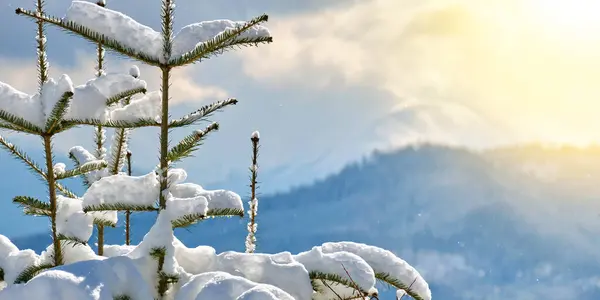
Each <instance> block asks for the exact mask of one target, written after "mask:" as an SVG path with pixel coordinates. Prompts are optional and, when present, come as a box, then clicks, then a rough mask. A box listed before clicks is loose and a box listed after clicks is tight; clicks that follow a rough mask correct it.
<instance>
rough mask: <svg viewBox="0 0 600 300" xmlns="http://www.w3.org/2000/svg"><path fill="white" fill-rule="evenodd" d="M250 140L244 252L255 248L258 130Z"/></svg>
mask: <svg viewBox="0 0 600 300" xmlns="http://www.w3.org/2000/svg"><path fill="white" fill-rule="evenodd" d="M250 141H251V142H252V165H251V166H250V201H248V204H249V205H250V210H248V216H249V217H250V221H249V222H248V225H247V229H248V236H246V243H245V244H246V253H254V251H255V250H256V230H257V229H258V224H257V223H256V215H257V214H258V199H257V198H256V189H257V177H258V148H259V146H258V142H259V141H260V134H259V133H258V131H254V132H253V133H252V134H251V135H250Z"/></svg>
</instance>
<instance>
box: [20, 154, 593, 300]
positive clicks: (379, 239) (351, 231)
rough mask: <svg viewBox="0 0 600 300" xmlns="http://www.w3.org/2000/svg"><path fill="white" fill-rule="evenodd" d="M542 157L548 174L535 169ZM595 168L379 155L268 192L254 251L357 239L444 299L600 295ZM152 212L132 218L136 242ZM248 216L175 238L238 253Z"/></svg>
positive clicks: (556, 158)
mask: <svg viewBox="0 0 600 300" xmlns="http://www.w3.org/2000/svg"><path fill="white" fill-rule="evenodd" d="M539 165H541V166H546V167H547V166H548V165H550V166H551V167H552V170H554V173H553V174H552V175H553V176H549V177H547V178H545V177H544V178H540V176H539V174H537V173H535V172H532V171H531V170H532V169H535V168H536V167H537V166H539ZM524 166H526V167H524ZM542 170H544V169H542ZM599 172H600V150H598V149H591V148H590V149H567V150H565V149H557V148H541V147H531V146H530V147H519V148H506V149H499V150H494V151H488V152H479V153H475V152H470V151H468V150H465V149H457V148H449V147H443V146H433V145H423V146H419V147H408V148H404V149H401V150H397V151H394V152H390V153H375V154H373V155H372V156H370V157H369V158H366V159H364V160H363V161H361V162H358V163H353V164H350V165H348V166H347V167H346V168H344V169H343V170H342V171H340V172H339V173H337V174H335V175H332V176H329V177H327V178H326V179H323V180H319V181H318V182H315V183H314V184H312V185H307V186H303V187H298V188H294V189H292V190H291V191H289V192H286V193H279V194H275V195H270V196H263V197H261V198H260V200H259V201H260V202H259V203H260V204H259V216H258V224H259V227H258V248H259V250H260V251H263V252H277V251H283V250H286V249H287V250H289V251H292V252H299V251H303V250H308V249H310V247H311V246H314V245H318V244H320V243H322V242H325V241H327V240H353V241H358V242H366V243H371V244H375V245H378V246H382V247H384V248H388V249H393V250H394V251H395V252H396V253H397V254H398V255H400V256H401V257H403V258H405V259H406V260H408V261H409V262H410V263H411V264H413V265H416V266H417V268H418V269H419V270H420V271H421V272H422V273H423V274H424V276H425V278H426V279H427V280H428V281H429V282H430V284H431V285H432V286H433V292H434V296H435V297H436V298H437V299H448V300H454V299H474V300H475V299H567V298H571V299H574V298H578V299H598V298H600V294H599V291H600V290H599V289H598V286H599V283H600V276H598V275H599V274H600V265H599V264H598V262H599V261H600V255H599V254H598V253H600V251H599V250H600V242H598V241H596V239H594V236H597V235H598V233H600V217H598V213H599V212H600V204H598V203H600V202H599V201H597V200H595V199H598V198H599V196H600V187H599V186H598V184H595V181H597V180H595V179H594V178H598V177H597V176H596V174H598V173H599ZM263 181H264V183H263V184H269V183H268V180H267V179H265V180H263ZM154 217H155V216H154V214H150V213H149V214H140V215H135V217H134V219H133V224H134V226H135V232H134V240H135V241H138V240H139V239H140V238H141V237H142V235H143V233H144V232H146V229H147V228H148V227H149V226H151V224H152V222H153V220H154ZM245 222H246V221H245V220H239V219H230V220H209V221H206V222H205V224H200V225H198V226H195V227H193V228H191V229H189V230H179V232H178V234H179V237H180V238H181V239H182V240H183V241H184V242H185V243H186V244H188V245H189V246H192V245H199V244H209V245H213V246H214V247H215V248H216V249H217V250H218V251H226V250H238V251H241V250H243V243H244V236H245V234H246V232H245ZM107 234H108V235H109V237H108V243H117V242H119V243H120V242H121V241H122V240H123V238H122V235H123V231H122V229H109V230H108V233H107ZM42 237H44V239H42V238H41V237H40V236H35V237H30V238H20V239H16V240H15V241H16V243H17V244H18V245H19V246H21V247H22V246H27V247H32V246H35V247H34V248H35V249H36V250H39V249H41V248H43V247H44V246H45V245H47V244H48V243H49V236H48V235H47V234H44V235H43V236H42ZM596 276H598V277H596ZM565 297H566V298H565Z"/></svg>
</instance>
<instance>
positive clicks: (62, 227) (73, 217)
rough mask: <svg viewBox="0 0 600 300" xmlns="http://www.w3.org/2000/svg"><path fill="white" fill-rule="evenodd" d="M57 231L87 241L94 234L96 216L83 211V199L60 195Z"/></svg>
mask: <svg viewBox="0 0 600 300" xmlns="http://www.w3.org/2000/svg"><path fill="white" fill-rule="evenodd" d="M56 200H57V208H56V231H57V232H58V233H59V234H62V235H64V236H66V237H70V238H75V239H77V240H80V241H87V240H88V239H89V238H90V237H91V236H92V231H93V229H94V226H93V223H94V218H93V217H92V216H91V215H89V214H86V213H84V212H83V207H82V205H81V204H82V203H81V200H79V199H73V198H68V197H64V196H60V195H58V196H57V198H56Z"/></svg>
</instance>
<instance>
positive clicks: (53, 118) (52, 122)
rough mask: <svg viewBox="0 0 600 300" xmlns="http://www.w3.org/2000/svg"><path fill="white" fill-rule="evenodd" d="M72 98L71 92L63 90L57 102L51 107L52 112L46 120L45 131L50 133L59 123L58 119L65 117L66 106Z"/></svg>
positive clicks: (67, 106)
mask: <svg viewBox="0 0 600 300" xmlns="http://www.w3.org/2000/svg"><path fill="white" fill-rule="evenodd" d="M72 98H73V92H71V91H68V92H65V93H64V94H63V95H62V96H61V97H60V99H59V100H58V102H56V104H55V105H54V108H52V112H51V113H50V116H49V117H48V120H46V132H48V133H52V132H53V131H54V130H55V129H56V127H58V126H59V125H60V121H62V119H63V118H64V117H65V114H66V113H67V108H69V104H70V103H71V99H72Z"/></svg>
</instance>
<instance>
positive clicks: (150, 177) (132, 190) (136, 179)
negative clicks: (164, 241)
mask: <svg viewBox="0 0 600 300" xmlns="http://www.w3.org/2000/svg"><path fill="white" fill-rule="evenodd" d="M158 195H159V188H158V178H157V176H156V173H154V172H150V173H148V174H146V175H144V176H127V175H124V174H117V175H111V176H106V177H103V178H101V179H100V180H98V181H96V182H94V184H92V186H90V188H89V189H88V190H87V191H86V192H85V194H84V195H83V207H91V206H96V205H101V204H117V203H121V204H125V205H132V206H152V205H154V202H155V201H156V200H157V199H158Z"/></svg>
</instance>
